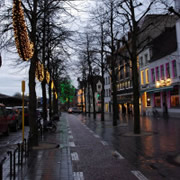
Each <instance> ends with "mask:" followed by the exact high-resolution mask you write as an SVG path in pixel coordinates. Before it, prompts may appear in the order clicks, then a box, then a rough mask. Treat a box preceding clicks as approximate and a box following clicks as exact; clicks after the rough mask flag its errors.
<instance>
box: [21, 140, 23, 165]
mask: <svg viewBox="0 0 180 180" xmlns="http://www.w3.org/2000/svg"><path fill="white" fill-rule="evenodd" d="M23 153H24V143H22V144H21V165H22V164H23Z"/></svg>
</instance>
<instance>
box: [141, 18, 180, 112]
mask: <svg viewBox="0 0 180 180" xmlns="http://www.w3.org/2000/svg"><path fill="white" fill-rule="evenodd" d="M179 34H180V20H177V22H176V23H175V25H174V27H171V28H166V29H165V31H163V32H162V33H161V34H160V35H159V36H158V37H156V38H155V39H154V40H153V41H152V42H151V43H150V46H149V47H148V48H147V49H146V50H145V51H144V52H143V53H141V54H140V56H139V57H140V84H141V86H140V87H141V88H140V90H141V110H142V111H141V113H142V114H145V115H153V111H154V110H155V109H156V110H157V111H158V112H159V114H161V115H165V116H167V115H168V116H179V115H180V111H179V110H180V51H179V49H180V46H179V45H180V44H179V42H180V35H179ZM146 57H147V58H146ZM146 59H147V61H146Z"/></svg>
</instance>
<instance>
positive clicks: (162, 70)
mask: <svg viewBox="0 0 180 180" xmlns="http://www.w3.org/2000/svg"><path fill="white" fill-rule="evenodd" d="M161 80H164V65H161Z"/></svg>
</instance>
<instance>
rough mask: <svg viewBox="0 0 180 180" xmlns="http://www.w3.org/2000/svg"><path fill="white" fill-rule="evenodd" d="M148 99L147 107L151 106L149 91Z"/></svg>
mask: <svg viewBox="0 0 180 180" xmlns="http://www.w3.org/2000/svg"><path fill="white" fill-rule="evenodd" d="M146 100H147V103H146V105H147V107H149V106H151V96H150V94H149V93H147V98H146Z"/></svg>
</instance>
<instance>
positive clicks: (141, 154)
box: [72, 114, 180, 179]
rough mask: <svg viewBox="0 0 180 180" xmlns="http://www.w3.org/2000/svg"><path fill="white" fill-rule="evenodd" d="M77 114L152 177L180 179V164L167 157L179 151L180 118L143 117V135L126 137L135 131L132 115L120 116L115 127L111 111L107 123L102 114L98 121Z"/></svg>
mask: <svg viewBox="0 0 180 180" xmlns="http://www.w3.org/2000/svg"><path fill="white" fill-rule="evenodd" d="M72 116H74V115H72ZM75 116H77V117H78V118H79V119H80V120H81V121H82V122H83V123H84V124H86V125H87V126H88V127H89V128H90V129H91V130H93V131H94V132H95V133H96V134H98V135H99V136H101V137H102V138H103V140H105V141H107V142H108V144H109V145H111V146H112V147H113V148H114V149H116V150H117V151H118V152H120V153H121V154H122V155H123V156H124V157H125V158H126V159H128V160H129V161H130V162H131V163H132V164H133V165H134V166H135V167H137V168H139V169H140V170H141V171H143V172H144V173H146V174H147V176H149V177H151V178H152V179H156V175H157V174H158V175H160V176H161V177H162V178H165V179H169V177H171V178H172V179H180V173H179V166H177V165H174V164H172V163H170V162H169V161H167V159H168V158H167V157H169V156H171V155H176V154H178V153H180V141H179V139H180V119H175V118H169V119H163V118H158V119H157V118H156V119H154V118H150V117H141V131H142V134H144V135H142V136H132V133H131V135H128V136H127V135H126V134H127V133H128V132H133V117H128V116H126V117H120V120H119V121H118V126H116V127H113V126H112V117H111V115H110V114H106V115H105V121H104V122H101V120H100V114H97V118H96V120H94V119H93V117H92V116H91V117H88V116H86V117H85V116H83V115H80V114H79V115H75ZM146 132H149V133H148V134H146Z"/></svg>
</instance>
